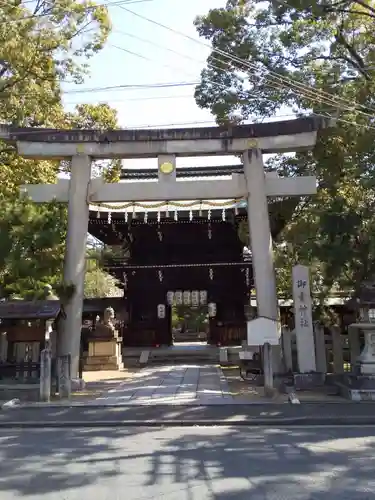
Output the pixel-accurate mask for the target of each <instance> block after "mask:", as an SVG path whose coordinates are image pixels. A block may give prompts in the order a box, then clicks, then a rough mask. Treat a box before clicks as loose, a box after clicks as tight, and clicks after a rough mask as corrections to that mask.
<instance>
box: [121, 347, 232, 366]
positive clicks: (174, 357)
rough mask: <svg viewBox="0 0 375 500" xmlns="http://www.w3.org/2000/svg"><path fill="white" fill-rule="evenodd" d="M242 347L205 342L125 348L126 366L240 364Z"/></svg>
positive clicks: (124, 359) (124, 358)
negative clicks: (220, 345)
mask: <svg viewBox="0 0 375 500" xmlns="http://www.w3.org/2000/svg"><path fill="white" fill-rule="evenodd" d="M240 350H241V347H240V346H238V347H230V348H224V347H218V346H213V345H208V344H206V343H205V342H189V343H176V344H175V345H173V346H166V347H163V346H161V347H151V348H150V347H138V348H132V347H125V348H124V349H123V358H122V359H123V364H124V366H136V365H141V366H146V365H147V366H149V365H153V366H154V365H156V366H157V365H163V366H164V365H165V366H168V365H179V364H183V365H189V364H193V365H218V364H224V365H227V364H238V361H239V351H240Z"/></svg>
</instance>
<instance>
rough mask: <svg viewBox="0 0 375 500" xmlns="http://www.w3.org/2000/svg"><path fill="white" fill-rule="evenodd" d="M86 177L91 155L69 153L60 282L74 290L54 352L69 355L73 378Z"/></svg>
mask: <svg viewBox="0 0 375 500" xmlns="http://www.w3.org/2000/svg"><path fill="white" fill-rule="evenodd" d="M90 178H91V158H90V157H89V156H87V155H85V154H77V155H75V156H73V157H72V159H71V174H70V181H69V202H68V231H67V235H66V251H65V263H64V282H65V283H68V284H70V283H71V284H73V285H74V287H75V293H74V295H73V297H72V299H71V300H70V301H69V302H68V303H67V305H66V307H65V312H66V317H65V319H63V320H62V321H61V328H60V331H59V335H58V339H57V353H58V355H59V356H62V355H66V354H70V355H71V377H72V378H73V379H74V378H77V377H78V369H79V356H80V341H81V329H82V308H83V297H84V283H85V268H86V244H87V230H88V223H89V203H88V188H89V184H90Z"/></svg>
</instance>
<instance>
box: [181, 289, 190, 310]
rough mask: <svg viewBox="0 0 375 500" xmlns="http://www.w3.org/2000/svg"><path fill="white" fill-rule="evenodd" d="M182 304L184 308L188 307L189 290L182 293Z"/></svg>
mask: <svg viewBox="0 0 375 500" xmlns="http://www.w3.org/2000/svg"><path fill="white" fill-rule="evenodd" d="M183 302H184V305H185V306H190V304H191V292H190V290H185V291H184V293H183Z"/></svg>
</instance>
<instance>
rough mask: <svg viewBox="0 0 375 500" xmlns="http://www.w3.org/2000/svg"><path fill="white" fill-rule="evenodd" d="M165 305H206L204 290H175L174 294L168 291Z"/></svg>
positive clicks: (205, 292)
mask: <svg viewBox="0 0 375 500" xmlns="http://www.w3.org/2000/svg"><path fill="white" fill-rule="evenodd" d="M167 303H168V304H169V305H170V306H171V305H173V304H176V305H177V306H181V305H182V304H184V305H185V306H190V305H192V306H195V307H196V306H199V305H205V304H207V291H206V290H193V291H192V292H191V291H189V290H185V291H182V290H177V291H176V292H172V291H169V292H168V293H167Z"/></svg>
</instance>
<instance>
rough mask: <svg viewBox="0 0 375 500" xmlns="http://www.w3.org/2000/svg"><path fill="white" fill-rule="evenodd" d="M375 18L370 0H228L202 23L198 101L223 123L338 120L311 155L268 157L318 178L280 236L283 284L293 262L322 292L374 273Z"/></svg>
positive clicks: (286, 169) (274, 165) (282, 170)
mask: <svg viewBox="0 0 375 500" xmlns="http://www.w3.org/2000/svg"><path fill="white" fill-rule="evenodd" d="M374 21H375V9H374V7H373V2H370V1H369V0H361V1H359V0H358V1H345V0H343V1H339V2H327V1H326V0H285V1H283V2H279V1H257V0H250V1H246V2H245V1H243V0H229V1H228V2H227V5H226V7H225V8H223V9H213V10H210V11H209V13H208V14H207V15H206V16H202V17H200V18H198V19H197V20H196V27H197V30H198V32H199V34H200V35H201V36H203V37H205V38H206V39H207V40H209V41H210V42H211V44H212V52H211V54H210V55H209V57H208V59H207V66H206V68H205V69H204V70H203V71H202V75H201V83H200V84H199V85H198V86H197V89H196V94H195V96H196V101H197V103H198V105H199V106H201V107H202V108H207V109H210V110H211V111H212V113H213V114H214V115H215V116H216V119H217V121H218V122H219V123H222V124H228V123H241V122H243V121H245V120H249V119H250V120H259V119H264V118H265V117H267V116H272V115H274V114H275V113H277V112H280V111H281V112H282V113H283V112H284V113H285V111H286V110H287V112H289V113H290V110H292V111H293V112H294V113H296V114H301V113H304V112H307V113H311V112H313V113H316V114H318V115H321V116H328V117H335V118H337V122H336V126H335V127H334V128H331V129H330V130H326V131H323V132H322V133H321V134H320V136H319V138H318V142H317V146H316V148H315V150H314V151H311V152H309V153H299V154H296V155H294V156H291V157H281V156H276V157H274V158H272V159H271V160H269V162H268V163H267V168H269V169H272V170H276V171H277V172H278V173H279V174H280V175H297V174H307V173H314V174H315V175H316V176H317V179H318V184H319V192H318V195H317V196H314V197H312V198H311V199H310V198H309V199H304V200H302V201H301V202H298V206H296V211H295V213H294V214H293V215H291V214H290V213H289V214H288V217H285V219H286V220H287V224H286V226H285V228H284V231H283V232H282V234H281V235H280V238H279V240H280V241H278V242H276V261H277V265H278V268H279V278H280V280H279V283H280V286H281V288H283V289H284V290H285V288H286V286H287V284H290V274H289V272H290V268H291V266H292V265H293V264H294V263H296V262H300V263H306V264H309V265H312V268H313V271H314V285H315V287H316V289H317V290H318V291H319V292H321V293H322V294H325V293H327V292H328V291H329V290H331V289H332V288H333V287H346V288H351V289H352V288H355V287H356V286H358V284H359V283H360V282H361V280H363V279H364V278H367V277H372V276H374V273H375V237H374V236H373V235H374V234H375V222H374V221H375V219H374V217H373V213H374V208H375V206H374V202H375V200H374V196H373V187H374V182H375V176H374V164H375V162H374V159H375V158H374V153H375V148H374V144H375V142H374V138H375V134H374V132H375V128H374V120H373V116H374V109H375V106H374V95H375V93H374V90H375V85H374V75H375V60H374V58H375V52H374V50H373V46H374V43H375V31H374V29H373V28H374ZM226 53H227V54H229V57H228V56H227V55H226ZM289 208H290V207H289ZM281 216H282V217H283V213H282V211H281ZM280 243H282V244H280Z"/></svg>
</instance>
